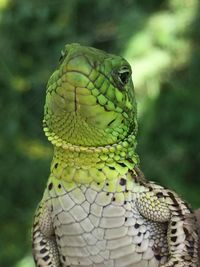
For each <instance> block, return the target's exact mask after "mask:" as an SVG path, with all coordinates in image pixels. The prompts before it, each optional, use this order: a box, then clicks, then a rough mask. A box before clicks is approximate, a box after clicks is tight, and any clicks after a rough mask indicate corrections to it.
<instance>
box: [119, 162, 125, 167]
mask: <svg viewBox="0 0 200 267" xmlns="http://www.w3.org/2000/svg"><path fill="white" fill-rule="evenodd" d="M118 164H119V165H120V166H122V167H123V168H124V167H126V164H125V163H123V162H119V163H118Z"/></svg>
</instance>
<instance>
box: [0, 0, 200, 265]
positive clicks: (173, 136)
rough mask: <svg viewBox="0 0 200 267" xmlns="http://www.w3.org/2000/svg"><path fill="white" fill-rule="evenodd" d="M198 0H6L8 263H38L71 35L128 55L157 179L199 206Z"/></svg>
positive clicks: (0, 138)
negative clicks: (49, 129)
mask: <svg viewBox="0 0 200 267" xmlns="http://www.w3.org/2000/svg"><path fill="white" fill-rule="evenodd" d="M199 16H200V3H199V1H198V0H148V1H147V0H146V1H145V0H118V1H116V0H110V1H108V0H101V1H99V0H98V1H97V0H84V1H83V0H82V1H81V0H67V1H64V0H44V1H41V0H35V1H34V0H32V1H28V0H20V1H19V0H18V1H14V0H0V86H1V89H0V122H1V124H0V125H1V128H0V129H1V130H0V156H1V164H0V175H1V176H0V177H1V178H0V266H6V267H10V266H14V267H33V266H34V265H33V262H32V258H31V254H30V249H31V245H30V228H31V222H32V217H33V213H34V210H35V208H36V205H37V203H38V201H39V199H40V198H41V196H42V193H43V190H44V187H45V183H46V180H47V177H48V173H49V166H50V161H51V156H52V148H51V145H50V144H49V143H48V142H47V141H46V138H45V137H44V134H43V132H42V123H41V122H42V117H43V105H44V97H45V86H46V82H47V80H48V78H49V76H50V74H51V72H52V71H53V69H54V68H55V66H56V64H57V62H58V58H59V56H60V50H61V49H62V47H63V46H64V44H65V43H71V42H80V43H81V44H84V45H90V46H95V47H97V48H100V49H104V50H106V51H108V52H112V53H117V54H120V55H122V56H124V57H125V58H126V59H127V60H128V61H129V62H130V63H131V65H132V67H133V80H134V84H135V90H136V94H137V100H138V119H139V134H138V153H139V155H140V158H141V166H142V169H143V171H144V173H145V175H146V177H147V178H148V179H152V180H156V181H158V182H159V183H160V184H162V185H164V186H167V187H170V188H171V189H174V190H176V191H177V192H178V193H179V194H180V195H182V196H183V197H184V198H185V199H186V200H187V201H188V202H190V203H191V204H192V206H193V207H194V208H197V207H200V179H199V177H200V175H199V173H200V73H199V69H200V27H199V25H200V24H199V23H200V17H199Z"/></svg>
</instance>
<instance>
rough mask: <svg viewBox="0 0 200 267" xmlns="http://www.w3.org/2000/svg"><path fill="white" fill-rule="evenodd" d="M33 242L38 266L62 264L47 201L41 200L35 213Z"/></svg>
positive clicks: (58, 266) (55, 266) (51, 266)
mask: <svg viewBox="0 0 200 267" xmlns="http://www.w3.org/2000/svg"><path fill="white" fill-rule="evenodd" d="M32 243H33V245H32V246H33V256H34V260H35V264H36V266H37V267H45V266H49V267H60V266H61V264H60V260H59V254H58V249H57V245H56V240H55V235H54V229H53V223H52V220H51V216H50V210H49V208H48V207H47V204H46V203H45V202H41V204H40V205H39V207H38V209H37V211H36V214H35V219H34V225H33V230H32Z"/></svg>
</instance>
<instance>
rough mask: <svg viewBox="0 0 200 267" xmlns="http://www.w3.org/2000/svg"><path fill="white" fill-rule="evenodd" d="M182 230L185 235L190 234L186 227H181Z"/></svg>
mask: <svg viewBox="0 0 200 267" xmlns="http://www.w3.org/2000/svg"><path fill="white" fill-rule="evenodd" d="M183 231H184V233H185V235H186V236H187V237H188V236H189V235H190V234H189V231H188V229H187V228H185V227H183Z"/></svg>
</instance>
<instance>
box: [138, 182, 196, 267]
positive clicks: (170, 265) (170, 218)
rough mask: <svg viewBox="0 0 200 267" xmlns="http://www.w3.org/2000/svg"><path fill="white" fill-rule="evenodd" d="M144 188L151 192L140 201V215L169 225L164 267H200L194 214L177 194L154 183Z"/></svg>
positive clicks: (139, 198) (144, 194)
mask: <svg viewBox="0 0 200 267" xmlns="http://www.w3.org/2000/svg"><path fill="white" fill-rule="evenodd" d="M145 186H147V187H148V188H149V191H148V192H144V193H141V194H140V196H139V197H138V200H137V208H138V210H139V212H140V213H141V215H143V216H144V217H145V218H147V219H149V220H151V221H155V222H161V223H162V222H163V223H167V225H168V228H167V243H168V251H169V257H168V261H167V262H166V263H165V264H164V265H162V266H161V267H197V266H198V260H197V258H198V257H197V244H198V236H197V231H196V221H195V216H194V214H193V212H192V211H191V210H190V208H189V207H188V205H187V204H186V203H185V202H184V201H183V200H181V199H180V198H179V197H178V196H177V195H176V194H175V193H174V192H172V191H170V190H167V189H164V188H163V187H161V186H158V185H156V184H154V183H147V184H146V185H145Z"/></svg>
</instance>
